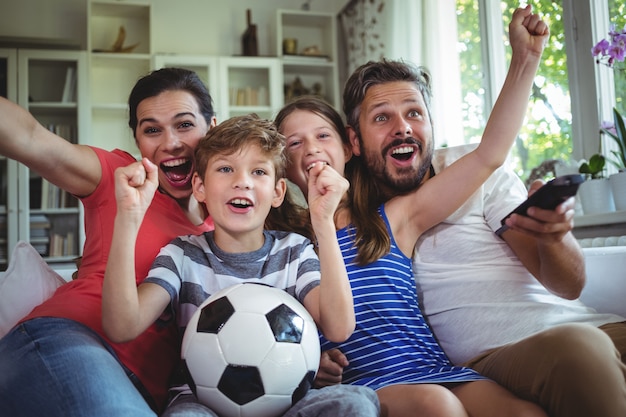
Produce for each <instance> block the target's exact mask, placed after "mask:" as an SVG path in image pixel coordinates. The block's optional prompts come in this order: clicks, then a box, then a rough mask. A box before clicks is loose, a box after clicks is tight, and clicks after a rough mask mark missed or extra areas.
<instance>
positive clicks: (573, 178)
mask: <svg viewBox="0 0 626 417" xmlns="http://www.w3.org/2000/svg"><path fill="white" fill-rule="evenodd" d="M584 181H585V178H584V177H583V176H582V175H580V174H571V175H563V176H560V177H556V178H554V179H553V180H550V181H548V182H547V183H545V184H544V185H543V186H542V187H541V188H539V189H538V190H537V191H535V192H534V193H533V195H531V196H530V197H528V199H526V201H524V202H523V203H522V204H520V205H519V206H517V207H516V208H515V209H514V210H513V211H511V212H510V213H509V214H507V215H506V216H505V217H504V218H503V219H502V220H501V222H500V223H501V224H502V227H501V228H499V229H498V230H497V231H496V234H497V235H498V236H500V235H501V234H502V233H504V232H505V231H506V230H508V226H507V225H506V224H504V223H505V221H506V219H508V218H509V216H511V214H513V213H516V214H521V215H522V216H526V215H527V214H526V211H527V210H528V208H529V207H539V208H542V209H549V210H552V209H554V208H556V207H557V206H558V205H559V204H561V203H562V202H563V201H565V200H567V199H568V198H570V197H572V196H574V195H576V192H577V191H578V186H579V185H580V184H582V183H583V182H584Z"/></svg>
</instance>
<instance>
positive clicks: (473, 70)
mask: <svg viewBox="0 0 626 417" xmlns="http://www.w3.org/2000/svg"><path fill="white" fill-rule="evenodd" d="M623 3H624V2H623V0H619V1H618V0H609V10H610V16H612V17H614V16H618V17H619V16H621V17H622V18H623V16H625V15H626V5H624V4H623ZM517 7H519V0H508V1H502V2H501V10H502V18H503V25H504V34H505V35H504V40H503V41H504V42H506V43H507V45H508V35H507V33H508V25H509V22H510V19H511V16H512V14H513V11H514V10H515V8H517ZM533 10H534V11H535V12H536V13H539V14H540V15H541V16H542V18H543V19H544V20H545V21H546V22H547V23H548V25H549V26H550V39H549V44H548V45H547V47H546V49H545V51H544V54H543V57H542V63H541V66H540V68H539V71H538V76H537V77H536V79H535V83H534V85H533V91H532V94H531V98H530V102H529V109H528V112H527V117H526V123H525V124H524V126H523V127H522V130H521V131H520V135H519V137H518V139H517V141H516V143H515V147H514V150H513V162H514V164H515V166H514V168H515V169H516V171H517V173H518V174H519V175H520V177H522V179H524V180H525V179H526V178H527V177H528V174H529V173H530V171H531V170H532V169H533V168H534V167H537V166H539V165H540V164H541V163H542V162H543V161H545V160H549V159H561V160H564V161H569V160H570V158H571V155H572V131H571V120H572V114H571V105H570V96H569V86H568V74H567V56H566V50H565V31H564V27H563V7H562V2H560V1H550V0H535V1H533ZM478 16H479V13H478V2H477V1H476V0H457V25H458V34H459V54H460V61H461V88H462V97H463V112H464V135H465V138H466V139H467V140H468V141H470V142H476V141H478V140H479V138H480V136H481V135H482V130H483V128H484V125H485V123H486V118H487V115H486V110H485V101H484V94H485V87H484V84H483V83H484V81H485V77H484V76H483V75H484V74H483V71H484V70H483V66H482V52H481V49H480V48H481V47H480V40H481V39H480V28H479V19H478ZM612 23H615V24H616V25H617V26H618V27H623V25H624V23H625V22H623V21H622V22H617V21H612ZM506 54H507V56H506V58H507V62H508V61H509V60H510V56H511V50H510V48H509V47H507V49H506ZM589 59H592V57H591V52H590V54H589ZM507 65H508V64H507ZM615 83H616V92H617V103H616V107H617V108H618V110H620V111H621V112H622V114H626V104H625V103H624V100H626V97H624V96H625V92H626V72H622V73H621V76H619V75H618V74H616V77H615Z"/></svg>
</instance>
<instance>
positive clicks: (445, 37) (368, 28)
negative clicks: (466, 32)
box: [340, 0, 465, 147]
mask: <svg viewBox="0 0 626 417" xmlns="http://www.w3.org/2000/svg"><path fill="white" fill-rule="evenodd" d="M340 21H341V26H342V29H343V31H344V39H345V41H346V45H345V50H346V53H347V57H346V58H347V59H346V61H347V69H346V70H347V74H348V75H349V74H351V73H352V72H353V71H354V70H355V69H356V68H357V67H358V66H359V65H361V64H364V63H366V62H367V61H369V60H379V59H381V58H383V57H384V58H389V59H402V60H404V61H410V62H413V63H415V64H416V65H423V66H425V67H426V68H428V70H429V71H430V72H431V74H432V83H433V84H432V89H433V102H432V116H433V122H434V129H435V133H434V136H435V146H437V147H439V146H442V145H448V146H453V145H460V144H463V143H465V140H464V138H463V126H462V119H461V117H462V116H461V82H460V74H459V57H458V52H457V29H456V27H457V26H456V3H455V1H454V0H353V1H352V2H351V3H350V4H349V5H348V6H347V7H346V8H345V9H344V10H343V11H342V12H341V14H340Z"/></svg>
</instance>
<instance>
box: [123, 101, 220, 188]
mask: <svg viewBox="0 0 626 417" xmlns="http://www.w3.org/2000/svg"><path fill="white" fill-rule="evenodd" d="M137 120H138V123H137V130H136V133H135V137H136V142H137V147H138V148H139V152H140V153H141V155H142V156H143V157H146V158H148V159H150V160H151V161H152V162H154V163H155V164H156V165H157V166H158V167H159V188H160V189H161V190H162V191H163V192H165V193H167V194H169V195H170V196H171V197H173V198H175V199H177V200H178V199H184V198H188V197H189V196H190V195H191V178H192V176H193V172H194V164H193V152H194V149H195V148H196V145H197V144H198V141H199V140H200V139H201V138H202V137H204V135H205V134H206V133H207V131H208V130H209V129H210V128H211V127H213V126H215V119H213V120H212V121H211V124H210V125H209V124H208V123H207V122H206V120H205V119H204V117H203V116H202V113H200V108H199V106H198V102H197V101H196V99H195V97H194V96H193V95H192V94H191V93H189V92H187V91H184V90H174V91H164V92H163V93H161V94H159V95H157V96H154V97H149V98H147V99H144V100H143V101H141V102H140V103H139V105H138V106H137Z"/></svg>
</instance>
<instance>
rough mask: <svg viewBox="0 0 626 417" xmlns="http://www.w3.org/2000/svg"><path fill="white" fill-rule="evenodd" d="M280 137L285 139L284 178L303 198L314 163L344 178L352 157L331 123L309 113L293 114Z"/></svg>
mask: <svg viewBox="0 0 626 417" xmlns="http://www.w3.org/2000/svg"><path fill="white" fill-rule="evenodd" d="M281 133H282V134H283V135H284V136H285V138H286V139H287V146H286V148H285V149H286V152H287V155H288V157H289V158H288V159H289V162H288V165H287V178H288V179H289V180H290V181H292V182H293V183H294V184H296V185H297V186H298V187H299V188H300V190H302V192H303V193H304V194H305V195H306V193H307V189H308V188H307V181H308V171H309V169H310V168H311V166H312V164H313V163H315V162H324V163H326V164H328V165H330V166H331V167H333V168H334V169H335V171H337V172H338V173H339V174H341V175H343V173H344V167H345V164H346V161H347V160H348V159H349V158H350V156H351V153H350V150H349V149H348V147H347V146H344V144H343V143H342V142H341V136H340V135H339V133H338V132H337V130H336V129H335V127H334V125H333V124H332V123H331V122H329V121H328V120H326V119H325V118H323V117H322V116H320V115H318V114H317V113H313V112H311V111H308V110H294V111H293V112H292V113H291V114H290V115H289V116H287V117H286V118H285V120H284V121H283V124H282V127H281Z"/></svg>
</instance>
